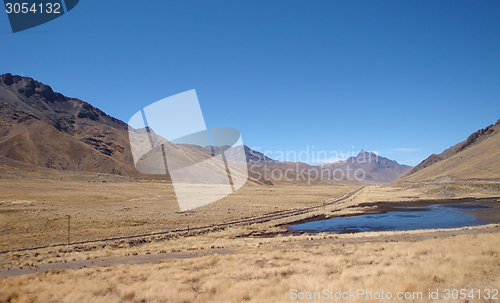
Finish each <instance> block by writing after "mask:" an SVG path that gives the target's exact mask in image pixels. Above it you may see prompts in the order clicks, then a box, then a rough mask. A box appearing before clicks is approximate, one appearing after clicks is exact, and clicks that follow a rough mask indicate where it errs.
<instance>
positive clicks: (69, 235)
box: [68, 215, 71, 250]
mask: <svg viewBox="0 0 500 303" xmlns="http://www.w3.org/2000/svg"><path fill="white" fill-rule="evenodd" d="M70 218H71V216H70V215H68V250H69V244H70V243H71V231H70V230H71V229H70Z"/></svg>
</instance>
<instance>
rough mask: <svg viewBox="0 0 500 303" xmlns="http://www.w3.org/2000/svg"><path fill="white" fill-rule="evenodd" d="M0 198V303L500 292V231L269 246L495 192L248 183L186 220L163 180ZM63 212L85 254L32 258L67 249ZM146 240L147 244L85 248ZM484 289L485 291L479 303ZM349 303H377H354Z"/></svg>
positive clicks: (59, 183) (19, 190)
mask: <svg viewBox="0 0 500 303" xmlns="http://www.w3.org/2000/svg"><path fill="white" fill-rule="evenodd" d="M61 178H62V179H61ZM103 181H105V182H103ZM0 186H1V187H0V188H1V191H0V219H1V220H0V222H1V224H2V226H1V227H0V228H1V229H0V234H1V236H2V237H1V242H0V245H1V247H2V248H1V250H6V251H10V252H7V253H2V254H1V256H0V265H1V269H0V276H5V277H4V278H2V279H1V280H0V302H10V301H12V302H17V301H18V302H34V301H37V302H75V301H96V302H99V301H100V302H127V301H129V302H238V301H251V302H287V301H297V300H299V301H301V300H300V298H301V296H304V297H306V296H307V295H308V293H309V294H310V295H313V296H314V292H322V291H323V290H329V291H330V290H331V291H333V292H332V293H330V295H333V296H335V293H336V292H340V294H342V293H343V292H346V291H347V292H349V291H351V292H352V291H355V292H356V291H357V290H358V289H360V290H361V289H363V290H364V291H369V292H372V293H375V292H378V293H380V292H381V291H384V292H385V293H387V292H391V293H392V294H393V295H394V296H396V294H397V293H399V292H401V293H402V294H403V295H404V294H406V293H409V294H412V295H413V293H422V298H416V299H412V300H411V301H413V302H419V301H421V302H439V301H447V300H446V299H445V297H444V296H445V291H446V289H450V290H451V289H458V291H460V289H467V294H469V293H470V290H474V292H473V293H472V294H475V297H474V298H472V297H467V298H466V299H467V300H469V302H497V301H498V300H496V299H492V298H491V295H492V294H493V293H491V294H490V299H485V297H484V294H485V293H484V292H485V291H486V289H490V292H491V289H493V288H495V287H496V288H497V289H498V288H499V287H498V285H500V283H499V282H500V261H499V260H500V249H499V247H500V245H499V244H500V233H499V226H498V224H496V225H495V224H493V225H490V226H486V227H475V228H463V229H457V230H444V231H412V232H394V233H390V232H386V233H369V234H355V235H327V234H320V235H316V236H307V235H302V236H293V237H284V236H277V237H271V238H262V237H261V236H262V235H263V234H266V233H275V234H279V233H280V232H284V228H283V227H282V226H283V225H284V224H288V223H291V222H294V221H297V220H304V219H310V218H313V217H318V216H323V217H333V216H343V215H351V214H359V213H363V212H365V211H367V209H369V208H370V207H371V206H370V207H367V206H363V205H360V204H362V203H367V202H380V201H388V202H391V201H394V202H401V201H415V200H435V199H436V200H438V199H454V198H461V197H475V198H480V197H500V193H499V190H500V184H499V183H496V182H482V181H467V182H466V181H463V182H452V183H429V184H426V183H419V184H416V183H415V184H410V183H406V184H400V185H394V186H369V187H364V188H362V189H361V190H359V186H352V185H345V186H344V185H339V186H260V185H251V184H249V185H248V186H245V187H244V188H242V189H241V190H240V191H238V192H237V193H236V194H235V195H231V196H229V197H228V198H227V199H224V200H222V201H220V202H217V203H212V204H209V205H207V206H205V207H202V208H199V209H196V210H194V211H189V212H186V213H179V212H178V211H176V207H177V205H176V203H175V197H174V193H173V190H172V187H171V186H170V185H169V184H167V183H165V182H162V181H140V180H126V179H123V178H119V177H110V176H106V175H92V174H87V175H84V174H74V175H71V174H62V175H61V176H58V177H57V178H56V177H54V176H52V177H47V178H40V176H31V175H29V174H27V175H22V176H9V177H8V178H5V177H2V178H0ZM349 193H353V195H352V196H350V195H348V194H349ZM303 209H308V211H307V212H303V213H300V214H298V215H293V216H281V217H279V218H278V219H275V220H270V221H264V222H262V223H258V224H250V225H238V226H236V225H235V226H230V225H228V226H226V227H224V228H214V229H213V230H210V231H208V230H206V231H203V232H196V231H195V230H193V229H194V228H195V227H199V226H210V225H211V224H215V225H217V224H226V223H228V222H234V221H237V220H245V219H248V218H256V217H262V216H266V215H268V214H270V213H278V214H279V213H285V212H287V211H291V210H294V211H295V210H303ZM67 214H71V220H72V221H71V223H72V225H71V232H72V234H71V237H72V238H71V239H72V243H74V242H76V241H81V242H82V243H81V244H72V245H71V246H70V247H69V249H68V247H67V246H66V245H59V246H49V247H45V248H40V249H32V250H29V249H28V248H32V247H34V246H47V245H57V244H64V243H65V242H66V240H67V218H66V217H65V216H66V215H67ZM187 225H190V227H189V228H190V230H189V231H185V232H181V233H175V235H174V236H164V235H153V236H147V234H148V233H152V232H156V231H171V232H173V231H175V230H179V229H184V230H185V229H186V227H187ZM180 227H182V228H180ZM137 234H145V235H144V236H143V237H138V238H133V239H130V238H129V239H126V238H124V239H117V240H114V241H97V242H88V241H90V240H102V239H105V238H111V237H117V236H130V235H137ZM27 249H28V250H27ZM14 250H19V251H14ZM100 258H107V259H103V260H101V259H100ZM134 260H135V261H134ZM137 260H139V261H137ZM58 262H59V263H58ZM145 262H149V263H145ZM63 264H64V265H63ZM20 267H23V269H21V268H20ZM45 269H48V270H45ZM37 270H38V271H40V272H38V273H32V272H33V271H37ZM26 273H31V274H29V275H26ZM19 274H21V275H19ZM12 275H19V276H12ZM7 276H11V277H7ZM429 289H431V291H433V292H435V291H436V290H438V291H439V296H440V299H439V300H431V299H429ZM477 291H482V293H481V295H482V297H481V299H479V298H478V296H477V294H478V293H477ZM497 291H498V290H497ZM417 295H418V294H417ZM316 296H318V294H316ZM321 296H322V297H324V296H326V294H325V293H321ZM497 297H498V295H497ZM329 299H330V300H331V298H329ZM464 300H465V299H464ZM464 300H462V302H464ZM307 301H311V300H307ZM319 301H323V300H319ZM332 301H336V300H335V298H333V300H332ZM342 301H346V302H358V301H359V302H363V301H367V302H369V301H370V302H371V301H373V300H370V299H367V298H366V297H357V298H355V299H353V298H352V296H349V299H347V300H342ZM383 301H385V300H383ZM406 301H408V300H406Z"/></svg>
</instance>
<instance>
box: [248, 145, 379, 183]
mask: <svg viewBox="0 0 500 303" xmlns="http://www.w3.org/2000/svg"><path fill="white" fill-rule="evenodd" d="M249 153H250V157H249V164H250V168H249V170H250V172H252V173H253V175H254V176H256V179H257V180H258V181H262V180H270V181H288V182H301V183H307V184H309V185H310V184H311V183H312V182H315V181H325V180H330V181H331V180H335V181H357V182H362V181H364V180H365V178H366V172H365V170H364V169H363V168H362V167H360V166H362V165H363V164H370V163H378V162H379V156H378V153H374V152H365V151H363V150H361V151H360V152H358V153H355V152H354V150H352V151H347V152H342V151H324V150H321V151H318V150H315V149H314V146H309V145H307V146H306V148H305V149H304V150H302V151H300V152H296V151H265V152H260V148H259V147H254V148H251V149H250V151H249ZM276 161H281V162H287V163H289V165H288V167H287V168H285V169H283V167H282V166H276V165H274V164H275V163H276ZM304 163H313V164H315V163H316V165H303V164H304ZM317 163H321V164H317Z"/></svg>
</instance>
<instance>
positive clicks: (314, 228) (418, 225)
mask: <svg viewBox="0 0 500 303" xmlns="http://www.w3.org/2000/svg"><path fill="white" fill-rule="evenodd" d="M415 204H420V205H418V206H408V203H406V204H403V203H399V204H388V203H385V204H384V206H383V207H382V208H383V212H382V213H374V214H363V215H357V216H352V217H338V218H330V219H326V220H319V221H310V222H306V223H302V224H296V225H291V226H289V227H288V228H289V230H290V231H292V232H306V233H321V232H327V233H356V232H365V231H404V230H415V229H438V228H458V227H465V226H477V225H484V224H490V223H499V222H500V203H499V202H497V200H496V199H483V200H475V199H474V200H465V201H461V202H448V203H439V204H437V203H435V204H432V203H428V202H419V203H413V205H415ZM422 204H423V205H422ZM410 205H412V204H410Z"/></svg>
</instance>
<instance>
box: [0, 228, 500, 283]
mask: <svg viewBox="0 0 500 303" xmlns="http://www.w3.org/2000/svg"><path fill="white" fill-rule="evenodd" d="M499 232H500V226H499V225H498V224H497V225H495V226H487V227H479V228H467V229H452V230H437V231H427V232H425V231H424V232H399V233H396V234H391V235H385V234H380V233H368V234H366V235H363V236H356V237H339V238H326V239H314V240H307V239H304V240H301V241H294V242H277V243H270V244H263V245H261V246H260V247H259V248H258V249H260V250H269V249H284V248H294V247H305V248H308V247H314V246H319V245H325V244H347V245H352V244H360V243H370V242H415V241H420V240H426V239H432V238H445V237H453V236H459V235H474V234H484V233H499ZM358 235H360V234H358ZM253 249H255V248H253ZM250 250H252V248H218V249H202V250H197V251H187V252H171V253H159V254H150V255H137V256H125V257H110V258H99V259H89V260H80V261H70V262H67V263H49V264H40V265H39V266H29V267H26V266H24V267H16V268H11V269H10V270H9V269H6V268H2V269H0V278H3V277H14V276H19V275H27V274H34V273H37V272H43V271H46V270H71V269H81V268H85V267H87V268H88V267H94V266H115V265H120V264H145V263H153V264H154V263H157V262H159V261H162V260H170V259H188V258H197V257H201V256H209V255H215V254H219V255H228V254H235V253H239V252H245V251H250Z"/></svg>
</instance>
